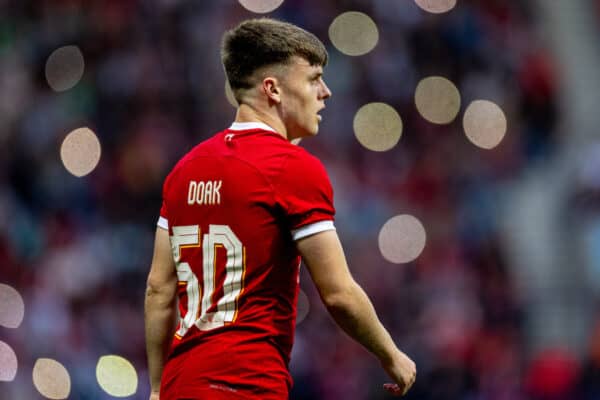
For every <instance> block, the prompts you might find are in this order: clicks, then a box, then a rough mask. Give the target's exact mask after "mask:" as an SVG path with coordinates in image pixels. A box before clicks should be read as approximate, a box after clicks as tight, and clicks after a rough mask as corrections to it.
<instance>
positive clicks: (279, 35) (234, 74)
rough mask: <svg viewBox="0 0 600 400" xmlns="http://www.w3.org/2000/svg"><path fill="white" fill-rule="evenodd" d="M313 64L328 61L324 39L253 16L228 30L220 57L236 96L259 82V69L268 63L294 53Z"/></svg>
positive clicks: (288, 58) (287, 58) (282, 62)
mask: <svg viewBox="0 0 600 400" xmlns="http://www.w3.org/2000/svg"><path fill="white" fill-rule="evenodd" d="M294 56H297V57H301V58H304V59H306V60H307V61H308V62H309V63H310V64H311V65H321V66H324V65H325V64H327V50H326V49H325V46H324V45H323V43H322V42H321V41H320V40H319V39H318V38H317V37H316V36H315V35H313V34H312V33H310V32H307V31H305V30H304V29H302V28H300V27H298V26H296V25H293V24H290V23H287V22H282V21H278V20H274V19H270V18H259V19H250V20H246V21H244V22H242V23H241V24H239V25H238V26H237V27H235V28H233V29H231V30H229V31H227V32H225V34H224V35H223V41H222V44H221V61H222V63H223V67H224V68H225V73H226V75H227V79H228V80H229V84H230V86H231V89H232V91H233V93H234V94H235V97H236V98H237V100H238V101H240V97H241V92H242V91H244V90H246V89H250V88H252V87H254V86H255V85H256V84H257V83H258V82H259V77H257V76H256V75H257V72H258V71H259V70H260V69H262V68H264V67H267V66H273V65H278V64H279V65H286V64H287V63H288V62H290V61H291V59H292V57H294Z"/></svg>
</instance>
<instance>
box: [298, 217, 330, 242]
mask: <svg viewBox="0 0 600 400" xmlns="http://www.w3.org/2000/svg"><path fill="white" fill-rule="evenodd" d="M324 231H335V226H334V225H333V221H319V222H315V223H312V224H309V225H305V226H303V227H301V228H298V229H294V230H292V239H294V240H300V239H303V238H305V237H307V236H310V235H314V234H315V233H320V232H324Z"/></svg>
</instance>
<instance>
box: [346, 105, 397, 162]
mask: <svg viewBox="0 0 600 400" xmlns="http://www.w3.org/2000/svg"><path fill="white" fill-rule="evenodd" d="M353 128H354V135H355V136H356V139H357V140H358V142H359V143H360V144H361V145H363V146H364V147H365V148H367V149H369V150H372V151H387V150H390V149H391V148H392V147H394V146H395V145H396V144H397V143H398V141H399V140H400V137H401V136H402V119H401V118H400V115H399V114H398V112H396V110H395V109H394V108H393V107H391V106H389V105H388V104H385V103H368V104H365V105H364V106H362V107H361V108H360V109H359V110H358V111H357V112H356V115H355V116H354V121H353Z"/></svg>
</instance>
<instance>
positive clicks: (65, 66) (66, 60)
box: [46, 46, 85, 92]
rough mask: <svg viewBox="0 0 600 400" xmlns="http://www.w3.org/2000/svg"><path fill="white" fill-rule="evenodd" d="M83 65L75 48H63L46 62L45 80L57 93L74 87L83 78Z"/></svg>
mask: <svg viewBox="0 0 600 400" xmlns="http://www.w3.org/2000/svg"><path fill="white" fill-rule="evenodd" d="M84 69H85V63H84V60H83V54H81V51H80V50H79V48H78V47H77V46H64V47H60V48H58V49H56V50H54V51H53V52H52V54H50V56H49V57H48V60H47V61H46V80H47V81H48V85H50V87H51V88H52V89H54V90H55V91H57V92H62V91H65V90H68V89H70V88H72V87H73V86H75V85H76V84H77V82H79V80H80V79H81V77H82V76H83V71H84Z"/></svg>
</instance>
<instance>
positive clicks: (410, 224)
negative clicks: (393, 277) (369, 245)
mask: <svg viewBox="0 0 600 400" xmlns="http://www.w3.org/2000/svg"><path fill="white" fill-rule="evenodd" d="M426 240H427V235H426V233H425V228H424V227H423V224H421V222H420V221H419V220H418V219H417V218H415V217H413V216H412V215H407V214H403V215H397V216H395V217H393V218H390V219H389V220H388V221H387V222H386V223H385V224H384V225H383V227H382V228H381V230H380V231H379V250H380V251H381V254H382V255H383V257H384V258H385V259H386V260H388V261H389V262H392V263H396V264H401V263H407V262H411V261H413V260H414V259H416V258H417V257H418V256H419V255H420V254H421V252H422V251H423V249H424V248H425V242H426Z"/></svg>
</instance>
